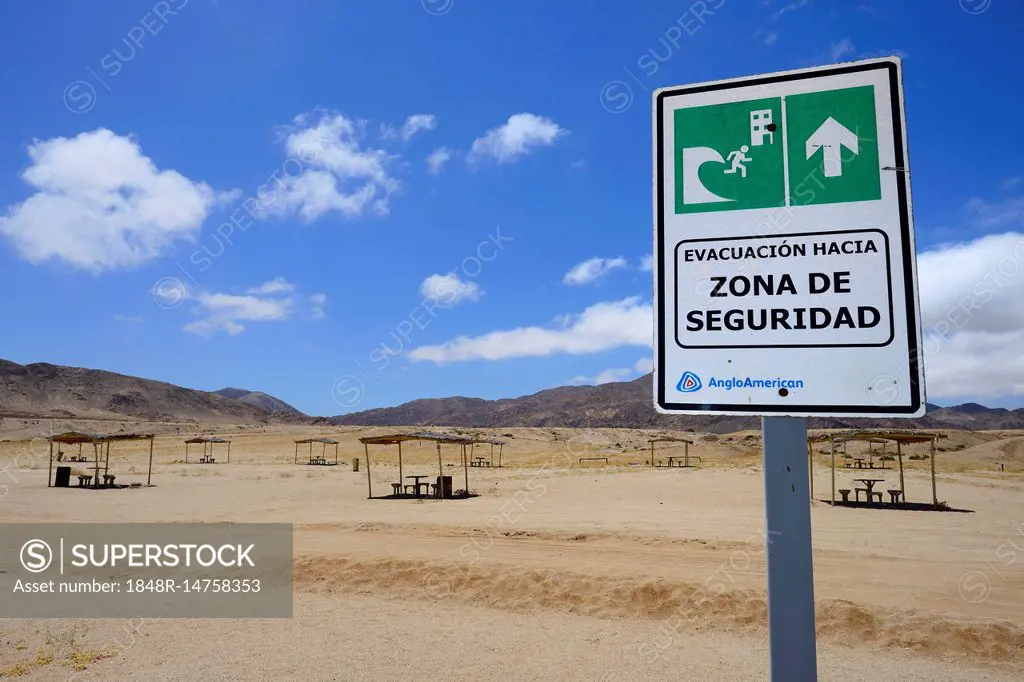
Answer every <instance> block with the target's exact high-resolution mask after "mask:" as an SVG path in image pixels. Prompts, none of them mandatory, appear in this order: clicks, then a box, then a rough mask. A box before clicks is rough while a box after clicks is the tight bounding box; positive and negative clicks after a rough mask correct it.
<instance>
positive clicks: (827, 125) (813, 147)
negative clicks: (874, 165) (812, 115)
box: [807, 116, 859, 178]
mask: <svg viewBox="0 0 1024 682" xmlns="http://www.w3.org/2000/svg"><path fill="white" fill-rule="evenodd" d="M840 145H841V146H843V147H846V148H847V149H849V150H850V151H851V152H853V153H854V154H858V153H859V152H858V151H857V136H856V135H854V134H853V133H852V132H850V130H849V129H848V128H847V127H846V126H844V125H843V124H842V123H840V122H839V121H837V120H835V119H834V118H832V117H831V116H829V117H828V118H826V119H825V122H824V123H822V124H821V125H820V126H818V129H817V130H815V131H814V132H813V133H812V134H811V136H810V137H808V138H807V158H808V159H809V158H811V157H812V156H814V153H815V152H817V151H818V150H819V149H821V151H822V154H823V155H824V158H825V177H826V178H835V177H839V176H841V175H842V174H843V161H842V154H841V151H842V150H841V149H840V148H839V147H840Z"/></svg>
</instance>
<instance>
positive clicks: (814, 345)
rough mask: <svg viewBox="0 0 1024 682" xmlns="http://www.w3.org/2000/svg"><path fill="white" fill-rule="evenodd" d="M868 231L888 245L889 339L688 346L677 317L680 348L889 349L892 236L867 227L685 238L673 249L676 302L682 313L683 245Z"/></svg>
mask: <svg viewBox="0 0 1024 682" xmlns="http://www.w3.org/2000/svg"><path fill="white" fill-rule="evenodd" d="M865 232H877V233H878V234H880V235H882V240H883V242H884V244H885V286H886V289H887V298H888V303H889V338H887V339H886V340H885V341H883V342H882V343H774V344H763V345H759V346H746V345H742V344H739V345H735V346H722V345H715V346H694V345H690V346H687V345H686V344H685V343H683V342H682V341H681V340H680V338H679V319H680V318H679V316H678V315H676V328H675V339H676V344H677V345H678V346H679V347H680V348H880V347H883V346H888V345H889V344H891V343H892V342H893V339H895V338H896V321H895V317H894V314H893V310H892V307H893V306H892V264H891V263H890V262H889V259H890V258H891V250H890V249H889V235H887V234H886V233H885V232H883V231H882V230H879V229H878V228H874V227H872V228H865V229H862V230H837V231H835V232H798V233H793V234H773V235H770V236H767V237H765V236H763V235H749V236H746V237H710V238H708V239H684V240H682V241H681V242H679V243H678V244H676V247H675V249H674V257H675V260H676V268H675V270H674V272H675V275H676V276H675V287H674V290H675V295H676V297H675V300H676V312H677V313H678V311H679V304H678V300H679V247H681V246H682V245H683V244H692V243H694V242H737V241H740V240H743V239H789V238H791V237H831V236H833V235H841V234H863V233H865Z"/></svg>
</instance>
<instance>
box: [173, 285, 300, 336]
mask: <svg viewBox="0 0 1024 682" xmlns="http://www.w3.org/2000/svg"><path fill="white" fill-rule="evenodd" d="M195 300H196V302H197V303H198V308H197V312H198V313H199V314H201V315H203V319H201V320H198V321H196V322H191V323H189V324H187V325H185V331H187V332H191V333H193V334H198V335H200V336H211V335H213V334H214V333H216V332H217V331H221V330H223V331H225V332H227V333H228V334H229V335H231V336H235V335H237V334H241V333H242V332H243V331H244V330H245V326H244V325H243V324H242V323H243V322H280V321H283V320H287V319H288V318H289V317H290V316H291V313H292V305H293V300H292V299H291V298H265V297H260V296H236V295H233V294H219V293H201V294H198V295H197V296H196V297H195Z"/></svg>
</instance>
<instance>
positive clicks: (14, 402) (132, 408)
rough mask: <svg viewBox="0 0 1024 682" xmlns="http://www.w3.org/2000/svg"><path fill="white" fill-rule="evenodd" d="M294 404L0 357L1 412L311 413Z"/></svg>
mask: <svg viewBox="0 0 1024 682" xmlns="http://www.w3.org/2000/svg"><path fill="white" fill-rule="evenodd" d="M243 393H244V395H245V396H248V395H251V392H249V391H245V392H243ZM243 397H244V396H243ZM267 398H270V399H271V400H273V401H276V400H277V399H276V398H271V397H270V396H267ZM277 402H280V401H277ZM281 404H282V405H286V403H281ZM288 407H290V406H288ZM291 409H292V410H293V412H287V411H278V410H273V409H269V410H268V409H265V408H264V407H261V406H260V405H259V404H258V403H257V404H253V403H251V402H249V401H245V400H236V399H232V398H228V397H224V396H221V395H218V394H216V393H210V392H207V391H197V390H193V389H190V388H182V387H180V386H175V385H173V384H168V383H165V382H162V381H152V380H150V379H140V378H137V377H131V376H125V375H123V374H115V373H114V372H106V371H103V370H96V369H83V368H80V367H63V366H60V365H50V364H47V363H35V364H31V365H19V364H17V363H14V362H8V361H7V360H0V416H9V417H23V416H24V417H59V418H110V417H114V416H116V417H120V418H124V417H129V418H133V419H141V420H147V421H182V420H184V421H190V420H191V421H197V422H266V421H292V420H296V419H299V420H306V419H308V418H306V417H304V416H303V415H301V413H298V412H297V411H294V408H291Z"/></svg>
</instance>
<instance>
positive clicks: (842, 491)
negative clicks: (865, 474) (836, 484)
mask: <svg viewBox="0 0 1024 682" xmlns="http://www.w3.org/2000/svg"><path fill="white" fill-rule="evenodd" d="M839 494H840V495H842V496H843V502H849V501H850V489H849V488H840V489H839Z"/></svg>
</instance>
